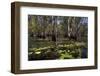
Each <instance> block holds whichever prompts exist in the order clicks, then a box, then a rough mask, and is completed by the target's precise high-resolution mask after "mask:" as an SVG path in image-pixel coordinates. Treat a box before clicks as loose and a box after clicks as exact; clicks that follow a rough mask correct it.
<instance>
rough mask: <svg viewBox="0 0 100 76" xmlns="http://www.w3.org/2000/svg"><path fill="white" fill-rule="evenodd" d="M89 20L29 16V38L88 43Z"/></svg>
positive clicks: (82, 18) (85, 18) (69, 17)
mask: <svg viewBox="0 0 100 76" xmlns="http://www.w3.org/2000/svg"><path fill="white" fill-rule="evenodd" d="M87 32H88V18H87V17H71V16H46V15H45V16H44V15H28V33H29V34H28V36H29V37H32V38H33V39H43V40H51V41H57V40H58V41H59V40H64V39H65V40H66V39H69V40H70V39H73V40H76V41H87Z"/></svg>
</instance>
